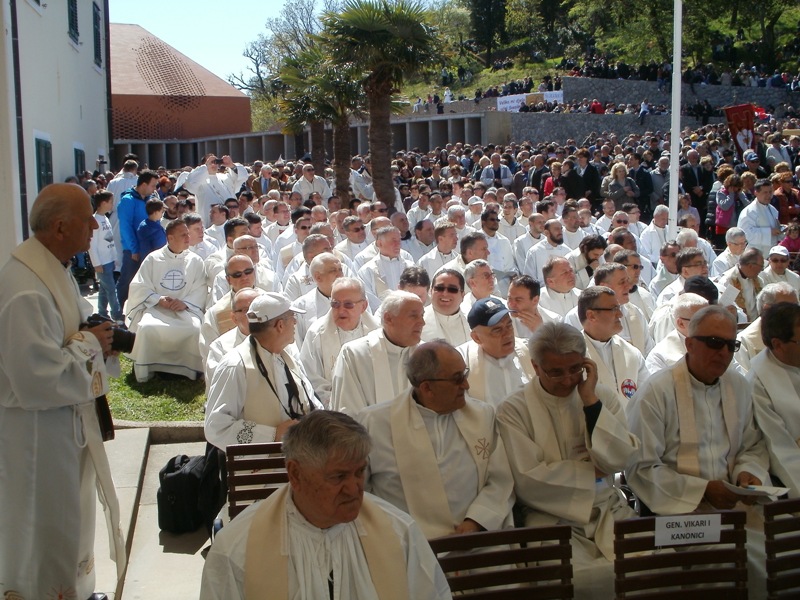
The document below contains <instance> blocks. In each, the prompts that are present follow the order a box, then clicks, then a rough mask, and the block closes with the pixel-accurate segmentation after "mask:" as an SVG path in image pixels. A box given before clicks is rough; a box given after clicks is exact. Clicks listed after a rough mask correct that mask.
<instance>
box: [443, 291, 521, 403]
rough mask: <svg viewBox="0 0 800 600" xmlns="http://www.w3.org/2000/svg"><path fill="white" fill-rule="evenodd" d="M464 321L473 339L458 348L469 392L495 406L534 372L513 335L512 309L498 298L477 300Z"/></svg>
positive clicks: (519, 342) (518, 341)
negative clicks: (467, 373)
mask: <svg viewBox="0 0 800 600" xmlns="http://www.w3.org/2000/svg"><path fill="white" fill-rule="evenodd" d="M467 322H468V323H469V326H470V329H471V332H470V337H471V338H472V339H471V340H470V341H468V342H467V343H466V344H462V345H461V346H459V347H458V351H459V352H460V353H461V356H463V357H464V361H465V362H466V364H467V366H468V367H469V369H470V374H469V385H470V389H471V390H472V391H471V393H470V395H471V396H472V397H473V398H475V399H477V400H483V401H484V402H488V403H490V404H493V405H494V406H498V405H499V404H500V403H501V402H502V401H503V400H504V399H505V398H506V397H507V396H508V395H509V394H512V393H514V392H515V391H517V390H518V389H520V388H521V387H522V386H523V385H525V384H526V383H527V382H528V381H529V380H530V379H531V377H532V376H533V369H532V367H531V364H530V356H529V355H528V348H527V346H526V345H525V342H524V340H518V339H517V338H515V337H514V324H513V323H512V322H511V313H510V311H509V310H508V309H507V308H506V306H505V304H503V301H502V300H500V299H499V298H495V297H492V296H490V297H488V298H484V299H483V300H478V301H477V302H476V303H475V304H474V305H473V307H472V308H471V309H470V311H469V314H468V315H467Z"/></svg>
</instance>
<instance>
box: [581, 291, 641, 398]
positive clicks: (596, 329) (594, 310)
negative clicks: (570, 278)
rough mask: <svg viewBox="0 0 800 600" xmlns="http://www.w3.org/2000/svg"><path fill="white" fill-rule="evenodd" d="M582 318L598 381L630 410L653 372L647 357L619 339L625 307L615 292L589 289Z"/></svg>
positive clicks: (584, 296)
mask: <svg viewBox="0 0 800 600" xmlns="http://www.w3.org/2000/svg"><path fill="white" fill-rule="evenodd" d="M578 318H579V319H580V322H581V326H582V327H583V335H584V338H585V339H586V356H587V357H588V358H590V359H591V360H592V361H594V363H595V364H596V365H597V372H598V378H599V381H600V383H601V384H603V385H604V386H605V387H607V388H609V389H612V390H614V391H615V392H616V393H617V400H618V402H619V404H620V406H622V408H623V409H625V410H626V411H627V410H628V407H629V405H630V402H631V398H633V396H634V394H635V393H636V390H638V389H639V388H640V387H641V386H642V385H643V384H644V383H645V382H646V381H647V379H648V377H649V376H650V373H649V372H648V371H647V367H646V366H645V362H644V356H643V355H642V353H641V352H639V350H638V349H637V348H635V347H634V346H633V345H631V344H629V343H628V342H626V341H625V340H624V339H622V338H621V337H620V336H619V333H620V332H621V331H622V307H621V306H620V304H619V300H617V297H616V295H615V294H614V290H612V289H611V288H608V287H604V286H594V287H590V288H587V289H585V290H584V291H583V293H582V294H581V299H580V301H579V302H578Z"/></svg>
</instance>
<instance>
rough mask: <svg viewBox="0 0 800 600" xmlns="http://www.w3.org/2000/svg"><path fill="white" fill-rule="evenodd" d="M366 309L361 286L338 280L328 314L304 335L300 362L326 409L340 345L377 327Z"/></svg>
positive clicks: (333, 290) (349, 281) (334, 285)
mask: <svg viewBox="0 0 800 600" xmlns="http://www.w3.org/2000/svg"><path fill="white" fill-rule="evenodd" d="M318 258H320V257H318ZM314 260H316V259H314ZM312 262H313V261H312ZM367 306H368V303H367V298H366V295H365V293H364V284H363V283H361V281H359V280H358V279H355V278H352V277H339V278H337V279H336V280H335V281H334V282H333V285H332V288H331V293H330V300H329V301H328V311H327V312H326V313H325V314H324V315H323V316H322V317H320V318H318V319H317V320H316V321H314V323H312V324H311V326H310V327H309V328H308V332H307V333H306V335H305V340H304V341H303V346H302V349H301V350H300V360H301V361H302V362H303V366H304V367H305V369H306V373H307V374H308V379H309V381H311V385H312V386H313V387H314V391H315V392H316V393H317V396H318V397H319V399H320V401H321V402H322V403H323V404H324V405H325V406H329V405H330V398H331V390H332V388H333V368H334V366H335V364H336V358H337V357H338V356H339V352H340V351H341V349H342V346H344V345H345V344H346V343H347V342H352V341H353V340H357V339H360V338H363V337H364V336H365V335H367V334H368V333H369V332H370V331H374V330H376V329H377V328H378V327H379V326H380V324H379V322H378V321H377V320H376V319H375V318H374V317H373V316H372V315H371V314H370V313H369V311H368V310H367Z"/></svg>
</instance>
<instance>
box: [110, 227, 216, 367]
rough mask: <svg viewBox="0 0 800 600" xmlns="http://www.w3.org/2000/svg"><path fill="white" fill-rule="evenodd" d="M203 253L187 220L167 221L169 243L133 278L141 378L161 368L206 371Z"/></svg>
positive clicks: (130, 308) (130, 309)
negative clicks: (193, 245)
mask: <svg viewBox="0 0 800 600" xmlns="http://www.w3.org/2000/svg"><path fill="white" fill-rule="evenodd" d="M206 290H207V288H206V280H205V271H204V269H203V259H201V258H200V257H199V256H197V255H196V254H195V253H193V252H191V251H190V250H189V229H188V228H187V227H186V225H185V224H184V223H183V221H178V220H175V221H170V222H169V223H168V224H167V245H166V246H164V247H163V248H159V249H158V250H155V251H153V252H152V253H150V254H148V255H147V257H146V258H145V259H144V260H143V261H142V266H141V267H139V271H138V273H136V276H135V277H134V278H133V281H132V282H131V286H130V292H129V294H128V302H127V304H126V309H125V313H126V314H127V315H128V317H129V318H130V330H131V331H133V332H134V333H136V342H135V344H134V346H133V351H132V352H131V354H130V358H131V360H133V363H134V373H135V374H136V380H137V381H147V380H149V379H150V378H152V377H153V374H154V373H155V372H156V371H161V372H164V373H173V374H177V375H183V376H185V377H188V378H190V379H196V378H197V376H198V374H200V373H202V372H203V361H202V359H201V357H200V349H199V340H200V326H201V325H202V322H203V309H204V307H205V302H206V293H207V291H206Z"/></svg>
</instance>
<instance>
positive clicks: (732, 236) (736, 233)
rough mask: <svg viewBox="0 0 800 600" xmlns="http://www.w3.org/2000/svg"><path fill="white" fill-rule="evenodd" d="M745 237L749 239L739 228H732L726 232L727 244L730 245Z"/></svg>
mask: <svg viewBox="0 0 800 600" xmlns="http://www.w3.org/2000/svg"><path fill="white" fill-rule="evenodd" d="M743 237H747V236H746V235H745V233H744V230H742V229H739V228H738V227H731V228H730V229H728V231H726V232H725V243H726V244H730V243H731V242H732V241H734V240H738V239H739V238H743Z"/></svg>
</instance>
